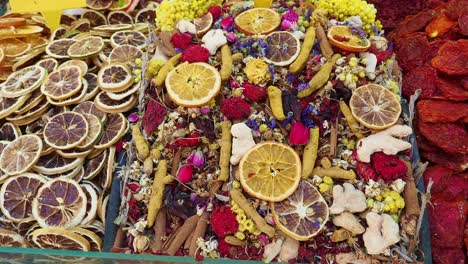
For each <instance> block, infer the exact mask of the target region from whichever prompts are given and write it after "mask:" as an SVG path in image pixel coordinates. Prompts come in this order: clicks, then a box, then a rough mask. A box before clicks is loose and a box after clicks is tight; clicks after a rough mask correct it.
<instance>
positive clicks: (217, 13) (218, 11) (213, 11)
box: [208, 6, 222, 21]
mask: <svg viewBox="0 0 468 264" xmlns="http://www.w3.org/2000/svg"><path fill="white" fill-rule="evenodd" d="M221 11H222V9H221V7H220V6H211V7H210V8H208V12H210V13H211V15H212V16H213V20H215V21H216V20H217V19H218V18H219V17H220V16H221Z"/></svg>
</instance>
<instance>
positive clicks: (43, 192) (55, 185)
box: [32, 178, 86, 228]
mask: <svg viewBox="0 0 468 264" xmlns="http://www.w3.org/2000/svg"><path fill="white" fill-rule="evenodd" d="M32 213H33V216H34V218H35V219H36V220H37V222H38V223H39V225H40V226H41V227H60V228H69V227H73V226H76V225H78V224H79V223H81V221H82V220H83V218H84V216H85V214H86V195H85V193H84V192H83V189H81V187H80V185H78V183H77V182H76V181H74V180H71V179H66V178H57V179H53V180H51V181H48V182H46V183H45V184H44V185H42V187H41V188H39V190H38V191H37V195H36V198H35V199H34V200H33V203H32Z"/></svg>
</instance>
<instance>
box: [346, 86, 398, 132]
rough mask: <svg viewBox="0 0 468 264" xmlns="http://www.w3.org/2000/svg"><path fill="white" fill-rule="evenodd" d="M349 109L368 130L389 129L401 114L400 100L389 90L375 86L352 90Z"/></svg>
mask: <svg viewBox="0 0 468 264" xmlns="http://www.w3.org/2000/svg"><path fill="white" fill-rule="evenodd" d="M349 108H351V112H352V114H353V116H354V117H355V118H356V119H357V120H358V121H359V123H361V124H362V125H363V126H365V127H368V128H370V129H379V130H380V129H385V128H387V127H390V126H392V125H394V124H395V123H396V122H397V121H398V118H399V117H400V114H401V105H400V100H399V99H398V98H397V97H396V96H395V94H393V93H392V92H391V91H390V90H388V89H386V88H385V87H382V86H380V85H377V84H367V85H363V86H361V87H358V88H357V89H356V90H354V92H353V95H352V96H351V99H350V100H349Z"/></svg>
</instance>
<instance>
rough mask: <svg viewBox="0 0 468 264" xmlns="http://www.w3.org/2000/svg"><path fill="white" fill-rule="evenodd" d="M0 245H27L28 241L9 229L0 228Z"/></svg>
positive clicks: (18, 246) (17, 246)
mask: <svg viewBox="0 0 468 264" xmlns="http://www.w3.org/2000/svg"><path fill="white" fill-rule="evenodd" d="M0 247H16V248H20V247H28V243H27V242H26V240H25V239H24V237H23V236H21V235H20V234H18V233H16V232H14V231H10V230H6V229H0Z"/></svg>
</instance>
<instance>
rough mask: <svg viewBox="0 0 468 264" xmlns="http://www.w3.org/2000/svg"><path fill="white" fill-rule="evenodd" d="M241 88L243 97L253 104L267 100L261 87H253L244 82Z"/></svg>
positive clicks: (265, 93)
mask: <svg viewBox="0 0 468 264" xmlns="http://www.w3.org/2000/svg"><path fill="white" fill-rule="evenodd" d="M242 87H244V92H243V94H244V96H245V97H247V98H248V99H250V100H252V101H254V102H260V101H263V100H265V99H266V98H267V95H268V94H267V92H266V90H265V88H263V87H260V86H256V85H253V84H251V83H249V82H244V83H243V84H242Z"/></svg>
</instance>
